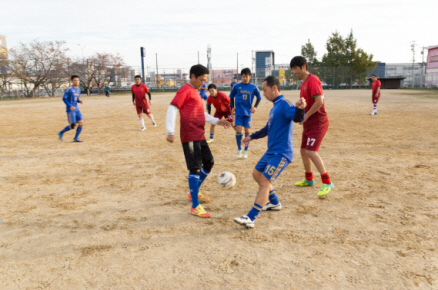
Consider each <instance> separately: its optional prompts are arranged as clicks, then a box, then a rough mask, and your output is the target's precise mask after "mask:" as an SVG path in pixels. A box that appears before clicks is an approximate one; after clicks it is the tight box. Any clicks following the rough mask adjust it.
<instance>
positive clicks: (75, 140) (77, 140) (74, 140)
mask: <svg viewBox="0 0 438 290" xmlns="http://www.w3.org/2000/svg"><path fill="white" fill-rule="evenodd" d="M73 142H84V141H82V140H79V139H73Z"/></svg>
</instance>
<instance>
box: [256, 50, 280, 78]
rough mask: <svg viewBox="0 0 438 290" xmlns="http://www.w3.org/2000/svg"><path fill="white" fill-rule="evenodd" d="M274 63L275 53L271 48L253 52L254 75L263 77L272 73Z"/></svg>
mask: <svg viewBox="0 0 438 290" xmlns="http://www.w3.org/2000/svg"><path fill="white" fill-rule="evenodd" d="M274 65H275V54H274V51H273V50H259V51H256V52H255V66H256V67H255V72H253V73H255V77H256V78H257V79H261V78H265V77H267V76H270V75H271V74H272V70H273V68H274Z"/></svg>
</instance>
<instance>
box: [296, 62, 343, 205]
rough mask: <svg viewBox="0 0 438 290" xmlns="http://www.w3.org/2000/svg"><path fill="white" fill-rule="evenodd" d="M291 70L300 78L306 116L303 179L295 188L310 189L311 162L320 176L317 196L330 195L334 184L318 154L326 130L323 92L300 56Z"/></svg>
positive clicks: (302, 142)
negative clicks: (308, 187)
mask: <svg viewBox="0 0 438 290" xmlns="http://www.w3.org/2000/svg"><path fill="white" fill-rule="evenodd" d="M290 67H291V69H292V70H293V72H294V74H295V75H296V76H297V77H298V78H300V79H302V80H303V81H304V82H303V83H302V84H301V92H300V97H301V98H304V99H305V100H306V103H307V106H306V114H305V116H304V121H303V122H302V123H300V124H302V125H303V127H304V128H303V137H302V140H301V151H300V152H301V157H302V158H303V164H304V168H305V170H306V175H305V178H304V179H303V180H302V181H300V182H297V183H295V185H296V186H312V185H313V184H314V181H313V173H312V162H313V164H314V165H315V167H316V168H317V169H318V171H319V173H320V174H321V179H322V186H321V190H320V191H319V192H318V196H324V195H326V194H327V193H329V192H330V191H331V190H332V189H333V188H334V185H333V183H332V182H331V181H330V177H329V175H328V173H327V171H326V170H325V167H324V162H323V161H322V159H321V157H320V156H319V155H318V150H319V147H320V146H321V142H322V139H323V138H324V136H325V133H326V132H327V130H328V127H329V119H328V116H327V113H326V111H325V106H324V93H323V91H322V85H321V81H320V80H319V78H318V77H317V76H315V75H313V74H311V73H309V71H308V69H307V60H306V59H305V58H304V57H302V56H296V57H294V58H292V60H291V61H290Z"/></svg>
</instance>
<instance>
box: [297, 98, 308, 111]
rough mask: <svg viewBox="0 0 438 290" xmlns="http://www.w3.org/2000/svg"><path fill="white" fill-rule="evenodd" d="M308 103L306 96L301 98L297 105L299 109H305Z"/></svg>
mask: <svg viewBox="0 0 438 290" xmlns="http://www.w3.org/2000/svg"><path fill="white" fill-rule="evenodd" d="M306 105H307V103H306V100H305V99H304V98H300V99H299V100H298V101H297V102H296V103H295V106H297V108H298V109H304V108H305V107H306Z"/></svg>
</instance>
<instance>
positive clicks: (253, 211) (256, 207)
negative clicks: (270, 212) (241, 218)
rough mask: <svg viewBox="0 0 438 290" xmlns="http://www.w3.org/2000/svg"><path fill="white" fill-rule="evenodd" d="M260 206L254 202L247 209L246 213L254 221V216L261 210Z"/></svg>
mask: <svg viewBox="0 0 438 290" xmlns="http://www.w3.org/2000/svg"><path fill="white" fill-rule="evenodd" d="M262 208H263V207H262V206H260V205H258V204H257V203H254V206H253V207H252V209H251V210H250V211H249V213H248V214H247V216H248V217H249V218H250V219H251V220H252V221H254V220H255V218H256V217H257V216H258V215H259V213H260V211H261V210H262Z"/></svg>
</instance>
